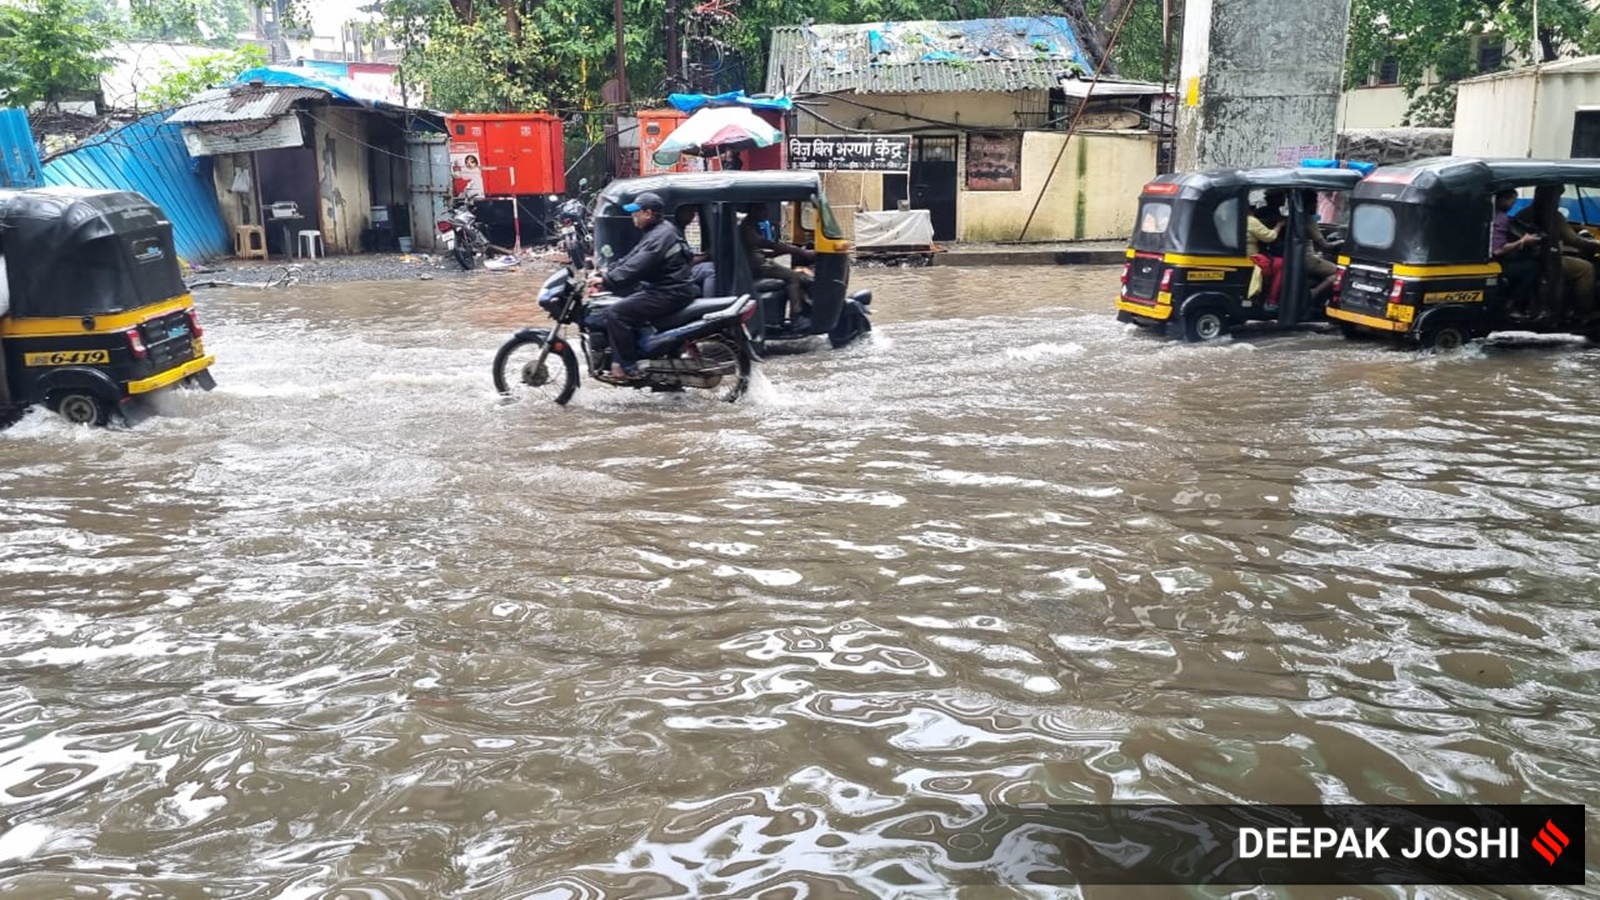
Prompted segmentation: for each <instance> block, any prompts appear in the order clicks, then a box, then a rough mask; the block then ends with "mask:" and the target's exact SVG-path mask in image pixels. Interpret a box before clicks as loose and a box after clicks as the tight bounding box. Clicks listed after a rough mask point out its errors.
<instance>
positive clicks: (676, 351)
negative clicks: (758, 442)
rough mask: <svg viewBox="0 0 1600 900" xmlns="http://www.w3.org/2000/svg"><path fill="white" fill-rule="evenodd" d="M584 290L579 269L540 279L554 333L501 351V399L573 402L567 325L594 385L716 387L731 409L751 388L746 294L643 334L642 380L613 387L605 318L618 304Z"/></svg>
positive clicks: (573, 365) (497, 380) (517, 340)
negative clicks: (574, 327)
mask: <svg viewBox="0 0 1600 900" xmlns="http://www.w3.org/2000/svg"><path fill="white" fill-rule="evenodd" d="M584 291H585V285H584V282H583V280H582V279H581V278H580V277H579V276H578V270H576V269H573V268H570V267H563V268H562V269H561V270H560V271H558V272H556V273H555V274H553V275H551V276H550V277H549V278H547V279H545V282H544V284H543V286H541V288H540V290H539V306H540V308H541V309H543V310H544V311H545V312H547V313H549V314H550V317H551V318H552V319H554V320H555V322H556V327H555V328H552V329H548V330H547V329H543V328H524V329H522V330H520V331H518V332H517V333H516V334H515V335H513V336H512V337H511V339H510V340H508V341H506V342H505V344H503V345H501V347H500V349H499V351H498V352H496V353H495V356H494V386H495V389H496V390H498V391H499V392H500V393H501V395H503V396H506V397H513V398H518V399H521V398H522V397H531V396H540V395H542V396H548V397H550V399H552V400H554V401H555V402H556V403H558V404H562V405H565V404H566V403H567V401H569V400H571V399H572V395H573V392H575V391H576V390H577V389H578V355H577V353H576V352H575V351H574V350H573V347H572V344H571V343H570V342H569V341H568V340H567V339H566V337H565V336H563V334H562V329H563V328H564V327H565V326H567V325H577V326H578V343H579V346H580V347H581V348H582V350H583V357H584V361H585V368H587V369H588V372H589V377H590V378H592V379H594V380H595V381H599V382H601V383H604V384H609V385H612V386H614V387H631V388H650V389H651V390H653V391H681V390H683V389H684V388H697V389H700V390H707V391H715V390H718V389H719V388H720V389H721V393H720V395H719V396H720V398H721V399H723V400H726V401H728V402H730V403H731V402H733V401H734V400H737V399H739V398H740V397H742V396H744V393H745V391H746V390H748V389H749V387H750V372H751V369H752V366H753V365H754V360H753V357H752V356H751V353H750V332H749V330H748V328H747V325H746V323H748V322H749V321H750V319H751V317H753V316H754V315H755V311H756V304H755V300H754V299H753V298H752V297H750V295H748V294H743V295H740V296H737V297H706V298H703V299H699V300H695V301H694V302H692V303H690V304H689V305H688V306H686V307H684V308H683V309H682V310H679V311H678V312H676V313H673V314H672V315H670V316H666V317H664V318H662V319H660V320H658V321H657V322H655V323H654V324H653V325H651V326H647V327H646V328H644V329H641V330H640V333H639V372H640V374H641V376H642V377H641V378H639V379H637V380H632V379H630V380H626V381H619V380H617V379H614V378H612V377H611V375H610V370H611V362H612V357H611V349H610V342H609V340H608V339H607V336H606V331H605V316H604V313H605V311H606V309H608V308H609V307H610V306H611V304H613V303H615V302H617V301H618V300H619V299H621V298H619V297H617V296H615V295H614V294H607V293H602V294H595V295H593V296H587V297H586V296H585V294H584Z"/></svg>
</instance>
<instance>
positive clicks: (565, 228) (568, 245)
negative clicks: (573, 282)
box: [550, 194, 594, 270]
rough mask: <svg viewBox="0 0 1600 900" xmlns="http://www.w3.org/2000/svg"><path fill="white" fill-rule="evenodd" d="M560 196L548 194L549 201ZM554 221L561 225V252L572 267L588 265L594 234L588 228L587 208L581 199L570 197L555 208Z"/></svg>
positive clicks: (582, 267)
mask: <svg viewBox="0 0 1600 900" xmlns="http://www.w3.org/2000/svg"><path fill="white" fill-rule="evenodd" d="M559 199H560V198H559V197H558V196H556V195H555V194H551V195H550V202H552V203H554V202H555V201H557V200H559ZM556 221H557V223H559V225H560V227H561V252H563V253H565V254H566V255H567V259H568V261H570V262H571V263H572V267H573V268H574V269H578V270H582V269H586V268H588V266H589V254H591V253H593V252H594V235H593V233H592V231H591V230H590V228H589V209H588V207H586V206H584V205H583V201H582V200H579V199H577V198H575V197H574V198H571V199H569V200H567V202H565V203H563V204H561V206H560V207H558V208H557V210H556Z"/></svg>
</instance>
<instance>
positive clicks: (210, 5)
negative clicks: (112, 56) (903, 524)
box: [129, 0, 253, 47]
mask: <svg viewBox="0 0 1600 900" xmlns="http://www.w3.org/2000/svg"><path fill="white" fill-rule="evenodd" d="M252 2H253V0H129V5H130V10H129V12H130V15H129V22H130V25H131V29H130V36H132V37H134V38H136V39H139V40H148V41H175V42H181V43H189V44H211V45H216V46H226V47H231V46H233V45H234V44H236V43H238V37H237V36H238V34H239V32H240V31H243V30H244V29H246V28H248V27H249V25H250V12H249V11H250V4H251V3H252Z"/></svg>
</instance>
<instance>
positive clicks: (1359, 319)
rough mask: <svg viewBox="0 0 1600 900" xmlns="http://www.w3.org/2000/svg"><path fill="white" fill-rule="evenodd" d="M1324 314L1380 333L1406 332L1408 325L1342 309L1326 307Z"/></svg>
mask: <svg viewBox="0 0 1600 900" xmlns="http://www.w3.org/2000/svg"><path fill="white" fill-rule="evenodd" d="M1324 312H1326V313H1327V316H1328V318H1330V319H1342V320H1343V321H1346V322H1350V323H1352V324H1355V325H1365V326H1367V327H1368V328H1376V329H1378V330H1380V331H1407V330H1409V329H1410V327H1411V326H1410V325H1409V324H1407V323H1405V322H1394V321H1391V320H1389V319H1380V318H1378V317H1377V316H1363V315H1361V314H1360V313H1353V312H1345V311H1344V310H1342V309H1334V308H1333V307H1331V306H1330V307H1328V308H1327V309H1326V310H1325V311H1324Z"/></svg>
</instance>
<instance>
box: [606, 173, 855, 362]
mask: <svg viewBox="0 0 1600 900" xmlns="http://www.w3.org/2000/svg"><path fill="white" fill-rule="evenodd" d="M646 191H649V192H652V193H655V194H657V195H658V196H660V197H661V201H662V203H664V204H665V205H666V213H667V219H668V220H669V221H675V222H677V223H678V226H679V227H680V228H681V229H683V230H684V231H685V232H686V234H688V235H690V236H691V238H692V239H691V241H690V243H691V245H697V247H696V249H697V250H698V251H699V252H700V253H701V254H702V255H704V256H705V257H706V260H705V261H706V262H707V263H708V264H709V265H707V266H704V267H701V271H703V272H705V273H707V277H706V278H705V280H704V281H703V282H702V285H701V295H702V296H706V297H721V296H732V295H737V294H751V295H752V296H754V297H755V298H756V304H757V305H756V314H755V318H753V319H752V320H751V321H750V323H749V327H750V334H751V337H752V340H753V344H754V346H755V348H756V349H757V350H760V349H762V348H764V347H765V345H766V343H767V342H768V341H800V340H806V339H810V338H812V337H814V336H817V335H827V336H828V341H829V343H830V344H832V345H833V346H834V347H836V348H837V347H843V346H845V345H846V344H849V343H851V342H852V341H854V340H855V339H856V338H858V337H861V336H862V335H864V334H866V333H868V332H870V331H871V330H872V320H871V319H870V318H869V317H868V311H867V307H868V305H869V304H871V302H872V292H871V291H856V292H855V293H850V292H849V285H850V249H851V248H850V242H849V241H848V240H847V239H845V236H844V232H843V230H842V229H841V228H840V227H839V224H838V222H837V221H836V220H835V219H834V216H833V210H832V208H830V207H829V206H828V198H827V195H826V194H825V193H824V192H823V190H822V179H821V178H819V177H818V175H817V173H815V172H789V171H749V172H742V171H719V172H682V173H672V174H666V175H651V176H647V177H644V178H630V179H627V180H624V181H614V182H612V183H611V184H609V185H607V186H606V189H605V190H604V191H602V192H601V194H600V196H599V197H598V198H596V200H595V209H594V235H595V240H594V246H595V256H596V257H597V258H596V260H595V262H596V264H597V265H600V266H605V265H607V264H609V263H610V262H612V261H615V260H617V259H620V258H621V257H622V256H623V255H624V254H626V253H627V252H628V250H630V249H632V247H633V245H634V244H635V243H636V242H637V241H638V240H639V231H638V229H637V228H635V227H634V225H633V220H632V218H631V216H630V215H629V214H628V213H627V212H626V211H624V210H623V207H624V206H626V205H627V204H629V203H632V202H633V200H634V198H635V197H637V196H638V195H640V194H642V193H645V192H646ZM747 219H749V220H750V222H751V223H752V224H753V223H760V222H767V223H768V224H769V225H772V226H778V227H776V228H774V232H775V233H774V234H772V235H771V236H770V237H769V240H774V241H775V242H776V243H778V244H780V245H782V244H787V245H788V246H789V247H790V248H791V249H799V250H801V251H803V252H802V253H797V254H794V255H793V256H791V260H792V263H793V265H795V266H796V267H797V269H800V268H805V267H808V268H809V270H810V271H808V272H803V273H802V275H803V277H802V284H803V291H804V293H803V299H804V305H803V307H802V309H801V315H800V316H798V317H794V318H790V317H789V315H788V300H789V298H788V295H787V293H786V290H785V283H784V282H783V281H780V280H777V279H770V278H756V277H755V274H754V273H753V272H752V269H751V265H750V258H749V255H748V254H747V252H746V250H745V244H744V242H743V239H742V238H741V235H740V230H741V226H742V225H743V223H745V221H746V220H747ZM785 220H787V221H786V223H785ZM784 224H787V230H788V238H787V239H786V240H785V239H784V236H783V234H782V231H783V228H782V226H783V225H784ZM802 257H803V258H802Z"/></svg>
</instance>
